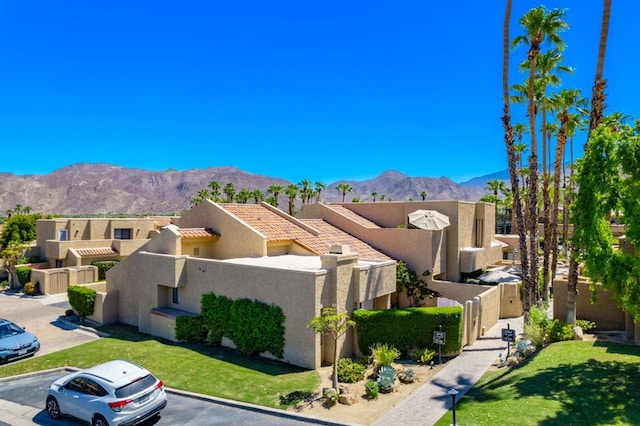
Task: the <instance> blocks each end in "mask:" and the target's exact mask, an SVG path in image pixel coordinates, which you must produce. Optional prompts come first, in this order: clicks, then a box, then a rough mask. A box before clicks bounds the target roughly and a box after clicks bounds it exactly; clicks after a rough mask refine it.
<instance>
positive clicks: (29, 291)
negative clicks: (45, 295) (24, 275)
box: [24, 281, 36, 296]
mask: <svg viewBox="0 0 640 426" xmlns="http://www.w3.org/2000/svg"><path fill="white" fill-rule="evenodd" d="M24 294H26V295H29V296H31V295H33V294H36V285H35V284H34V283H32V282H31V281H29V282H28V283H25V284H24Z"/></svg>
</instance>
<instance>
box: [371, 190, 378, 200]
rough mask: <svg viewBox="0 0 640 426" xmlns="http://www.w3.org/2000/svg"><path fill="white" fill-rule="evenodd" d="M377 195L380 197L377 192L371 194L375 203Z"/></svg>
mask: <svg viewBox="0 0 640 426" xmlns="http://www.w3.org/2000/svg"><path fill="white" fill-rule="evenodd" d="M376 195H378V193H377V192H376V191H373V192H371V196H372V197H373V202H374V203H375V202H376Z"/></svg>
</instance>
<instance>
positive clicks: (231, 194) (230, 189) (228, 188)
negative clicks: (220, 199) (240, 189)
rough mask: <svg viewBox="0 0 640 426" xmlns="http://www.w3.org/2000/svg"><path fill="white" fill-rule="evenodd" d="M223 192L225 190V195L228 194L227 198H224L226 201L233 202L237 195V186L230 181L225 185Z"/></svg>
mask: <svg viewBox="0 0 640 426" xmlns="http://www.w3.org/2000/svg"><path fill="white" fill-rule="evenodd" d="M222 192H224V195H226V196H227V198H226V199H225V200H224V202H225V203H233V200H234V198H235V196H236V188H235V186H234V185H233V184H232V183H231V182H229V183H228V184H226V185H225V186H224V188H223V189H222Z"/></svg>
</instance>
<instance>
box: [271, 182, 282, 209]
mask: <svg viewBox="0 0 640 426" xmlns="http://www.w3.org/2000/svg"><path fill="white" fill-rule="evenodd" d="M283 189H284V188H283V187H282V185H278V184H273V185H269V188H267V192H268V193H269V194H271V195H273V199H274V200H275V202H276V203H275V204H274V206H275V207H278V195H280V193H281V192H282V190H283Z"/></svg>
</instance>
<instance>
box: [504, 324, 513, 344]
mask: <svg viewBox="0 0 640 426" xmlns="http://www.w3.org/2000/svg"><path fill="white" fill-rule="evenodd" d="M502 341H503V342H509V343H513V342H515V341H516V331H515V330H512V329H510V328H503V329H502Z"/></svg>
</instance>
